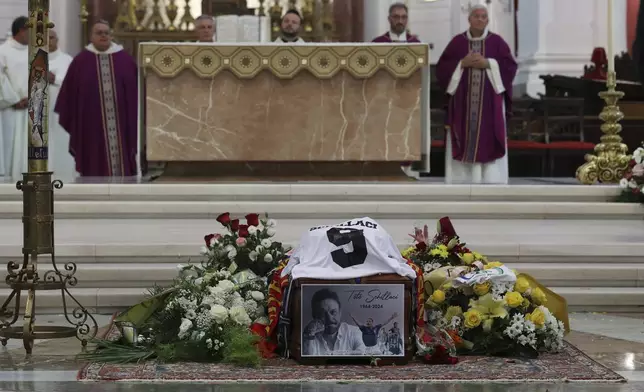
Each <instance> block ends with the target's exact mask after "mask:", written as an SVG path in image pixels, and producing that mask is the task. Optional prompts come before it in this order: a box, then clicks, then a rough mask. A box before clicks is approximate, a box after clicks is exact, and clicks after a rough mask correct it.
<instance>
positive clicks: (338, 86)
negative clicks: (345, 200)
mask: <svg viewBox="0 0 644 392" xmlns="http://www.w3.org/2000/svg"><path fill="white" fill-rule="evenodd" d="M139 61H140V64H141V67H140V69H141V77H140V82H141V87H142V89H141V91H145V93H144V94H141V101H140V108H141V112H142V113H143V116H141V118H143V119H144V120H142V122H141V124H140V135H141V141H142V143H141V145H142V149H143V152H144V154H145V156H146V159H147V161H149V162H159V163H164V164H165V165H166V166H165V171H164V174H163V176H162V178H173V179H177V178H186V177H188V178H194V177H201V178H210V179H221V180H268V179H281V178H283V179H291V180H292V179H326V180H330V179H340V180H343V179H345V180H348V179H379V180H383V179H387V178H395V179H401V178H403V177H404V174H403V173H402V171H401V170H400V165H401V163H404V162H414V161H420V160H423V161H427V160H428V159H427V157H428V156H429V140H431V138H430V135H429V122H430V119H429V116H430V110H429V93H430V90H429V47H428V45H426V44H396V45H388V44H376V45H374V44H353V45H347V44H304V45H294V46H284V45H277V44H264V45H257V44H253V45H251V44H242V45H240V44H234V45H233V44H231V45H220V44H217V45H212V44H199V43H154V42H146V43H142V44H141V45H140V47H139ZM424 165H425V166H427V163H426V162H425V163H424Z"/></svg>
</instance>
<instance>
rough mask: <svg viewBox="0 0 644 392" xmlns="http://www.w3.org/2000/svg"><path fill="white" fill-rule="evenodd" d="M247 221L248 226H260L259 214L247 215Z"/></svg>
mask: <svg viewBox="0 0 644 392" xmlns="http://www.w3.org/2000/svg"><path fill="white" fill-rule="evenodd" d="M246 223H248V226H259V214H248V215H246Z"/></svg>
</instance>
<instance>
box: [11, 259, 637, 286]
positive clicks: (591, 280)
mask: <svg viewBox="0 0 644 392" xmlns="http://www.w3.org/2000/svg"><path fill="white" fill-rule="evenodd" d="M507 265H508V266H509V267H511V268H515V269H517V270H518V271H519V272H523V273H527V274H530V275H532V276H533V277H535V278H536V279H538V280H539V281H540V282H541V283H542V284H544V285H546V286H548V287H550V286H552V287H644V263H633V264H626V263H612V264H603V263H602V264H589V265H586V266H583V267H582V266H581V265H579V264H546V263H508V264H507ZM176 267H177V264H176V263H172V262H169V263H104V264H92V263H87V264H78V270H77V272H76V274H75V276H76V278H78V285H77V287H79V288H110V287H111V288H146V287H152V286H154V285H155V284H156V285H160V286H164V287H165V286H168V285H170V284H171V282H172V280H173V279H174V278H175V277H176V276H177V268H176ZM43 270H45V268H44V267H43ZM4 275H5V274H4V273H2V274H0V278H1V279H2V280H4Z"/></svg>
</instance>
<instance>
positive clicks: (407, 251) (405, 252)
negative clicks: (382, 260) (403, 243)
mask: <svg viewBox="0 0 644 392" xmlns="http://www.w3.org/2000/svg"><path fill="white" fill-rule="evenodd" d="M415 251H416V248H415V247H413V246H410V247H409V248H407V249H405V250H403V251H402V252H401V254H402V257H404V258H409V256H411V255H412V253H414V252H415Z"/></svg>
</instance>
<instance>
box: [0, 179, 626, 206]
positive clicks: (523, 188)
mask: <svg viewBox="0 0 644 392" xmlns="http://www.w3.org/2000/svg"><path fill="white" fill-rule="evenodd" d="M618 194H619V188H617V187H616V186H603V185H601V186H600V185H597V186H583V185H548V184H544V185H444V184H435V183H434V184H432V183H422V182H402V183H370V182H365V183H355V182H352V183H338V182H334V183H323V182H299V183H272V182H267V183H252V184H250V183H210V184H203V183H202V184H189V183H145V184H66V185H65V186H63V188H62V189H60V190H56V191H55V199H56V200H58V201H70V200H73V201H176V202H191V201H256V202H265V201H322V202H327V201H387V200H396V201H398V202H402V201H515V202H518V201H523V202H530V201H531V202H553V201H558V202H565V201H574V202H602V201H610V200H612V199H614V197H615V196H616V195H618ZM21 200H22V193H21V192H20V191H18V190H16V187H15V186H14V185H13V184H0V202H5V201H21Z"/></svg>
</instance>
